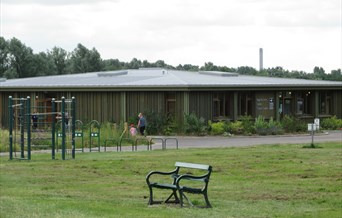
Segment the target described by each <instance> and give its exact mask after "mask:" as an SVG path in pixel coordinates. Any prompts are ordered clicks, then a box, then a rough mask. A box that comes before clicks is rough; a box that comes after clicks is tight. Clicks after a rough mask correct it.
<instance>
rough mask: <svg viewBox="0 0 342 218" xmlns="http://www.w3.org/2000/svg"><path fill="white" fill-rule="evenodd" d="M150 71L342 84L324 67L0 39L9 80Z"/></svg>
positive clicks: (1, 68) (2, 67)
mask: <svg viewBox="0 0 342 218" xmlns="http://www.w3.org/2000/svg"><path fill="white" fill-rule="evenodd" d="M151 67H160V68H167V69H175V70H186V71H199V70H206V71H222V72H237V73H239V74H244V75H256V76H270V77H283V78H300V79H315V80H333V81H342V73H341V69H336V70H332V71H331V72H330V73H326V72H325V70H324V69H323V68H322V67H317V66H316V67H314V69H313V72H310V73H307V72H304V71H289V70H286V69H283V68H282V67H273V68H267V69H264V70H261V71H259V70H256V69H255V68H253V67H249V66H241V67H238V68H230V67H227V66H216V65H214V64H213V63H212V62H206V63H204V66H198V65H192V64H184V65H181V64H179V65H178V66H172V65H169V64H167V63H165V62H164V61H163V60H158V61H156V62H154V63H151V62H149V61H147V60H143V61H141V60H139V59H137V58H133V59H132V60H131V61H130V62H123V61H120V60H118V59H107V60H103V59H102V58H101V55H100V53H99V52H98V51H97V50H96V48H92V49H88V48H86V47H85V46H84V45H82V44H80V43H79V44H77V46H76V48H75V49H74V50H73V51H71V52H68V51H66V50H64V49H63V48H60V47H56V46H55V47H53V48H52V49H51V50H47V51H46V52H39V53H34V52H33V50H32V48H30V47H28V46H26V45H25V44H24V43H22V42H21V41H20V40H19V39H17V38H12V39H9V40H6V39H5V38H4V37H1V36H0V77H5V78H7V79H12V78H25V77H36V76H50V75H62V74H75V73H86V72H97V71H111V70H122V69H138V68H151Z"/></svg>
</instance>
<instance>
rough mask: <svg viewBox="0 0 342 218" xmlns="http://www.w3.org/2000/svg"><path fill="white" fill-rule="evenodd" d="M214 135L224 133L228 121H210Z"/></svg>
mask: <svg viewBox="0 0 342 218" xmlns="http://www.w3.org/2000/svg"><path fill="white" fill-rule="evenodd" d="M209 125H210V129H211V134H212V135H222V134H223V133H224V132H225V131H226V123H225V122H223V121H220V122H216V123H211V122H210V123H209Z"/></svg>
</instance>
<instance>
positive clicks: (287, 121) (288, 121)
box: [281, 115, 307, 133]
mask: <svg viewBox="0 0 342 218" xmlns="http://www.w3.org/2000/svg"><path fill="white" fill-rule="evenodd" d="M281 126H282V127H283V129H284V131H285V132H288V133H292V132H305V131H306V130H307V124H306V123H305V122H304V121H302V120H299V119H298V118H295V117H291V116H288V115H285V116H284V118H283V119H282V121H281Z"/></svg>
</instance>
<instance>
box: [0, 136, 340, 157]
mask: <svg viewBox="0 0 342 218" xmlns="http://www.w3.org/2000/svg"><path fill="white" fill-rule="evenodd" d="M156 137H157V138H161V137H160V136H156ZM165 138H172V139H170V140H167V144H166V149H176V140H175V139H174V138H177V140H178V147H179V149H186V148H208V147H211V148H213V147H243V146H253V145H261V144H264V145H268V144H303V143H304V144H305V143H307V144H310V143H311V140H312V137H311V135H310V134H300V135H277V136H231V137H222V136H201V137H195V136H176V137H174V136H170V137H165ZM336 141H337V142H340V143H342V131H341V130H337V131H329V132H325V133H319V134H316V135H315V136H314V143H318V142H336ZM161 144H162V143H161V140H155V143H154V144H153V145H152V150H157V149H162V146H161ZM106 150H107V151H115V152H116V147H107V148H106ZM137 150H138V151H142V150H147V146H146V145H138V148H137ZM103 151H104V147H101V152H103ZM122 151H132V146H123V147H122ZM33 152H51V151H48V150H44V151H33ZM85 152H89V149H85ZM5 155H8V152H4V153H0V156H5Z"/></svg>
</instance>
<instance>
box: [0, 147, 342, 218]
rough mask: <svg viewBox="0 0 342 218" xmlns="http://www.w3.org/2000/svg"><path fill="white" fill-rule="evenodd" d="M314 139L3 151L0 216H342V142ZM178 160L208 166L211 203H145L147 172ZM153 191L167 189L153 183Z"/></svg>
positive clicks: (198, 198)
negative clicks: (70, 153)
mask: <svg viewBox="0 0 342 218" xmlns="http://www.w3.org/2000/svg"><path fill="white" fill-rule="evenodd" d="M319 146H320V148H317V149H308V148H303V145H267V146H253V147H243V148H208V149H204V148H202V149H180V150H167V151H161V150H154V151H138V152H119V153H117V152H107V153H104V152H101V153H97V152H92V153H77V154H76V159H75V160H66V161H62V160H60V154H58V156H57V157H58V158H59V160H51V155H50V154H36V153H33V154H32V160H31V161H18V160H13V161H9V160H8V156H6V157H1V158H0V217H2V218H6V217H11V218H12V217H30V218H32V217H73V218H75V217H329V218H330V217H342V145H341V143H325V144H319ZM175 161H183V162H193V163H202V164H210V165H212V166H213V173H212V176H211V180H210V182H209V200H210V202H211V204H212V206H213V208H211V209H200V208H191V207H185V208H179V207H178V206H175V205H165V204H162V205H153V206H148V205H147V201H148V195H149V192H148V188H147V185H146V182H145V177H146V175H147V173H148V172H149V171H151V170H162V171H170V170H172V169H174V167H173V166H174V163H175ZM156 197H157V199H158V198H159V199H160V200H161V199H162V198H165V197H167V193H166V192H165V191H163V190H161V191H158V190H157V192H156ZM190 199H193V200H195V201H197V202H198V203H201V200H202V198H201V196H191V195H190ZM195 203H196V202H195Z"/></svg>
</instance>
